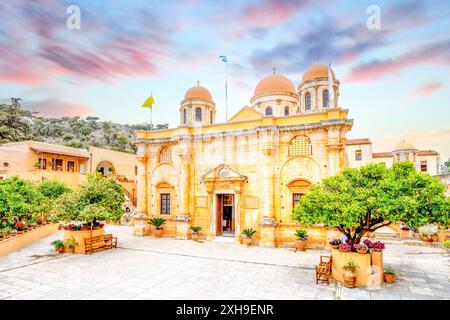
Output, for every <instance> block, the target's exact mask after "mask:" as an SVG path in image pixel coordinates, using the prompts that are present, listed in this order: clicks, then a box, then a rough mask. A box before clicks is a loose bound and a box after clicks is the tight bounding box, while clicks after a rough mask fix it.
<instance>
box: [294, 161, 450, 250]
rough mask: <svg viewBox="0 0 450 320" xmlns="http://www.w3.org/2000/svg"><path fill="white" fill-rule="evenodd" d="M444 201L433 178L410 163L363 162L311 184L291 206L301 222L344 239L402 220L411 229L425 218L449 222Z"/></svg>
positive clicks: (448, 208)
mask: <svg viewBox="0 0 450 320" xmlns="http://www.w3.org/2000/svg"><path fill="white" fill-rule="evenodd" d="M449 211H450V201H449V199H448V198H446V197H445V186H444V185H443V184H441V183H440V182H439V181H438V179H437V178H434V177H431V176H429V175H427V174H424V173H419V172H417V171H416V169H415V167H414V165H413V164H412V163H410V162H401V163H395V164H394V165H393V166H392V168H390V169H388V168H386V167H385V165H383V164H368V165H366V166H363V167H361V168H360V169H353V168H348V169H345V170H344V171H343V172H342V174H340V175H338V176H334V177H329V178H326V179H324V180H323V181H322V185H314V186H313V187H312V188H311V190H310V191H309V192H308V193H307V194H305V196H303V197H302V198H301V199H300V201H299V203H298V204H297V206H296V207H295V210H294V218H295V219H296V220H298V222H299V223H300V224H303V225H313V224H325V225H327V226H329V227H336V228H337V229H339V230H340V231H341V232H342V233H343V234H344V235H345V236H347V238H348V239H349V243H350V244H353V243H355V244H356V243H359V241H360V240H361V237H362V236H364V234H365V233H367V232H373V231H375V230H376V229H378V228H380V227H383V226H387V225H389V224H390V223H393V222H399V221H402V222H404V223H407V224H408V225H409V226H410V227H412V228H413V229H415V228H418V227H420V226H423V225H425V224H428V223H437V224H440V225H443V226H448V225H449Z"/></svg>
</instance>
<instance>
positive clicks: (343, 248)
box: [339, 243, 352, 252]
mask: <svg viewBox="0 0 450 320" xmlns="http://www.w3.org/2000/svg"><path fill="white" fill-rule="evenodd" d="M351 249H352V246H351V245H350V244H348V243H341V245H340V246H339V250H341V251H345V252H347V251H350V250H351Z"/></svg>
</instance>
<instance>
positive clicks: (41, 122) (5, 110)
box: [0, 104, 168, 153]
mask: <svg viewBox="0 0 450 320" xmlns="http://www.w3.org/2000/svg"><path fill="white" fill-rule="evenodd" d="M152 128H153V129H155V128H156V129H167V128H168V124H157V125H156V126H153V127H152ZM149 129H150V125H149V124H147V123H144V124H135V125H128V124H118V123H112V122H110V121H100V119H99V118H98V117H86V118H85V119H82V118H80V117H61V118H46V117H41V116H37V115H36V113H33V112H29V111H26V110H24V109H22V108H21V107H20V106H19V105H17V104H1V105H0V143H6V142H13V141H23V140H36V141H43V142H48V143H55V144H62V145H65V146H68V147H73V148H83V149H87V148H88V147H89V146H95V147H107V148H111V149H114V150H116V151H122V152H130V153H135V152H136V146H135V145H134V144H133V137H134V132H135V131H136V130H149Z"/></svg>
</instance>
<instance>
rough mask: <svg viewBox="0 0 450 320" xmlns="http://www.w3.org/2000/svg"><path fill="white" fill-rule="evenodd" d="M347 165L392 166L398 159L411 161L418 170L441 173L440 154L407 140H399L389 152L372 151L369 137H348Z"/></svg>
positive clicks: (433, 173)
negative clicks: (377, 164)
mask: <svg viewBox="0 0 450 320" xmlns="http://www.w3.org/2000/svg"><path fill="white" fill-rule="evenodd" d="M345 153H346V158H347V166H349V167H351V168H359V167H361V166H363V165H365V164H368V163H371V162H374V163H384V164H385V165H386V166H387V167H391V166H392V164H393V163H394V162H396V161H411V162H412V163H413V164H414V165H415V167H416V169H417V171H420V172H424V173H428V174H430V175H432V176H435V175H438V174H439V173H440V155H439V153H438V152H436V151H434V150H418V149H416V148H415V147H414V146H413V145H412V144H411V143H408V142H406V141H405V140H403V141H401V142H399V143H398V144H397V145H396V146H395V148H394V150H392V151H389V152H372V142H371V141H370V140H369V139H348V140H347V144H346V146H345Z"/></svg>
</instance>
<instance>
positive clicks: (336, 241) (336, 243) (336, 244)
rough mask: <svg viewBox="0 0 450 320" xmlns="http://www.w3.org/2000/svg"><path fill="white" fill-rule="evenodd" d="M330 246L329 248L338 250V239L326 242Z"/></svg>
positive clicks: (339, 242) (339, 241)
mask: <svg viewBox="0 0 450 320" xmlns="http://www.w3.org/2000/svg"><path fill="white" fill-rule="evenodd" d="M328 243H329V244H330V247H331V248H333V249H338V248H339V246H340V244H341V240H339V239H333V240H331V241H330V242H328Z"/></svg>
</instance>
